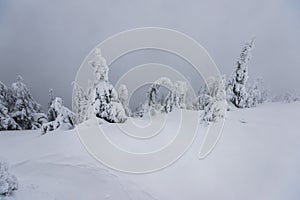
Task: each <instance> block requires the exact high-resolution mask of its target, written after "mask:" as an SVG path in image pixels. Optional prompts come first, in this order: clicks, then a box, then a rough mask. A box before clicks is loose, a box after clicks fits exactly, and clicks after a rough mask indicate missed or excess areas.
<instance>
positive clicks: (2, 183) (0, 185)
mask: <svg viewBox="0 0 300 200" xmlns="http://www.w3.org/2000/svg"><path fill="white" fill-rule="evenodd" d="M17 189H18V180H17V178H16V177H15V176H14V175H12V174H10V173H9V172H8V166H7V164H6V163H5V162H3V161H0V195H10V194H11V193H12V192H13V191H15V190H17Z"/></svg>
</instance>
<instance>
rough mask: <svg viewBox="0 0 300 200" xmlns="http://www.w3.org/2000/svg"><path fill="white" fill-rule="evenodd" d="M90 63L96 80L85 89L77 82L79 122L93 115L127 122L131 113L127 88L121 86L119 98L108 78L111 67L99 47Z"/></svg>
mask: <svg viewBox="0 0 300 200" xmlns="http://www.w3.org/2000/svg"><path fill="white" fill-rule="evenodd" d="M89 64H90V66H91V67H92V68H93V74H94V80H93V81H92V82H90V83H89V88H88V89H87V90H84V89H82V88H81V87H80V86H79V85H78V84H76V83H75V84H76V85H75V91H74V93H75V94H74V95H75V96H74V98H75V101H74V102H73V107H74V111H75V113H76V118H77V120H76V121H77V123H81V122H83V121H85V120H89V119H91V118H93V117H98V118H100V119H102V120H104V121H106V122H109V123H123V122H125V121H126V119H127V116H128V115H129V113H130V112H129V110H128V107H127V97H126V95H127V94H128V92H127V91H126V90H127V89H125V88H124V87H123V86H122V87H123V88H120V92H121V96H120V98H119V96H118V93H117V91H116V89H115V88H114V87H113V85H112V84H111V83H110V82H109V80H108V72H109V68H108V66H107V64H106V60H105V58H104V57H103V56H102V54H101V50H100V49H98V48H97V49H96V50H95V51H94V57H93V58H92V60H90V61H89ZM123 106H124V107H125V109H124V107H123ZM126 110H127V111H126ZM126 114H127V115H126Z"/></svg>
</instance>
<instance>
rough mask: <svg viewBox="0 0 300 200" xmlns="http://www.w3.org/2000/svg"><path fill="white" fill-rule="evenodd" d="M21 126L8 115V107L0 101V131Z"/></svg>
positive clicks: (18, 128)
mask: <svg viewBox="0 0 300 200" xmlns="http://www.w3.org/2000/svg"><path fill="white" fill-rule="evenodd" d="M20 129H21V127H20V126H19V125H18V124H17V123H16V122H15V120H14V119H13V118H12V117H11V116H10V115H9V113H8V108H7V107H5V106H4V105H3V104H2V103H0V131H4V130H20Z"/></svg>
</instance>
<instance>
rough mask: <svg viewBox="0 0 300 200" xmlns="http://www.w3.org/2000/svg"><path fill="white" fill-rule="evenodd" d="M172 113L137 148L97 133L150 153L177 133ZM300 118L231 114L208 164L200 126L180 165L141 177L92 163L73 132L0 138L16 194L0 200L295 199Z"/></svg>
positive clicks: (267, 112) (295, 113) (267, 109)
mask: <svg viewBox="0 0 300 200" xmlns="http://www.w3.org/2000/svg"><path fill="white" fill-rule="evenodd" d="M175 114H176V110H175V111H173V112H171V113H169V114H165V115H166V116H167V118H169V119H170V120H171V124H170V125H169V126H168V127H166V130H165V129H164V130H162V132H161V133H160V134H159V135H158V138H157V139H156V137H154V138H153V139H154V141H152V142H151V141H149V142H147V143H143V144H140V145H139V144H138V143H137V144H136V145H135V144H134V143H130V144H127V142H129V140H132V138H130V137H128V136H126V135H124V133H122V134H121V133H120V132H118V130H119V129H118V128H117V125H116V124H104V125H103V128H104V129H106V130H107V131H108V133H109V137H110V138H111V139H112V141H113V142H118V143H120V145H123V146H122V147H124V148H126V147H131V148H132V149H133V150H141V151H145V150H153V149H156V148H157V147H158V146H160V145H164V144H165V143H166V142H167V141H169V139H170V138H172V133H173V131H172V130H174V129H175V130H176V128H177V127H178V122H177V121H176V120H174V119H173V115H175ZM156 117H159V116H156ZM299 118H300V102H294V103H290V104H285V103H267V104H262V105H258V106H257V107H255V108H252V109H233V110H232V111H230V112H228V114H227V120H226V123H225V126H224V130H223V133H222V137H221V139H220V141H219V143H218V144H217V146H216V147H215V149H214V151H213V152H212V154H210V155H209V156H208V157H207V158H206V159H204V160H199V159H198V157H197V156H198V153H199V148H200V146H201V143H202V141H203V138H204V136H205V132H206V130H207V128H206V127H205V126H202V125H201V126H200V128H199V130H198V131H199V133H198V135H197V138H196V140H195V142H194V144H193V145H192V146H191V148H190V149H189V150H188V151H187V152H186V153H185V154H184V156H183V157H182V158H181V159H179V160H178V161H177V162H175V163H174V164H173V165H171V166H170V167H168V168H165V169H163V170H160V171H158V172H154V173H149V174H139V175H137V174H135V175H133V174H126V173H122V172H117V171H114V170H112V169H109V168H107V167H105V166H104V165H102V164H101V163H98V162H97V161H95V160H94V159H93V158H92V157H91V156H90V155H89V154H88V153H87V152H86V150H85V149H84V147H83V146H82V144H81V142H80V140H79V138H78V136H77V134H76V130H69V131H59V130H58V131H53V132H51V134H46V135H43V136H41V135H40V134H39V131H4V132H0V157H1V159H4V160H6V161H7V162H8V163H9V164H10V166H11V167H10V172H11V173H12V174H14V175H16V177H17V178H18V180H19V189H18V191H16V192H14V193H13V196H11V197H0V199H1V198H2V199H5V200H6V199H9V200H15V199H20V200H33V199H43V200H52V199H57V200H65V199H84V200H93V199H97V200H98V199H101V200H102V199H104V200H105V199H115V200H120V199H122V200H127V199H130V200H148V199H151V200H153V199H155V200H165V199H171V200H182V199H188V200H199V199H213V200H215V199H216V200H218V199H222V200H223V199H243V200H248V199H249V200H250V199H251V200H253V199H256V200H260V199H261V200H264V199H272V200H277V199H278V200H279V199H285V200H289V199H295V200H296V199H299V197H300V192H299V187H300V173H299V169H300V160H299V158H300V133H299ZM139 120H145V119H143V118H142V119H139ZM126 123H127V122H126ZM137 123H138V122H137ZM143 123H144V122H143ZM172 123H173V126H172ZM139 142H140V141H139ZM126 144H127V145H126ZM147 145H148V146H147ZM155 145H157V146H155Z"/></svg>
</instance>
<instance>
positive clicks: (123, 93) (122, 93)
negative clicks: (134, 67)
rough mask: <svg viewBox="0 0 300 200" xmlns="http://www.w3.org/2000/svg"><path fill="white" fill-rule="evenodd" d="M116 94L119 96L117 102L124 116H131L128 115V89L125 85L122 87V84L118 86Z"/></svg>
mask: <svg viewBox="0 0 300 200" xmlns="http://www.w3.org/2000/svg"><path fill="white" fill-rule="evenodd" d="M118 94H119V101H120V103H121V104H122V106H123V108H124V110H125V113H126V115H127V116H130V115H131V114H130V109H129V106H128V89H127V87H126V85H124V84H122V85H120V87H119V90H118Z"/></svg>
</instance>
